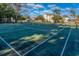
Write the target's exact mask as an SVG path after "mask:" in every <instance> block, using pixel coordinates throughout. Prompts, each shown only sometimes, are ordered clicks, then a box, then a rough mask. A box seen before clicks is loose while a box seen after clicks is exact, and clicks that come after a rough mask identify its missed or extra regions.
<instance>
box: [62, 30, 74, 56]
mask: <svg viewBox="0 0 79 59" xmlns="http://www.w3.org/2000/svg"><path fill="white" fill-rule="evenodd" d="M71 31H72V29H70V31H69V34H68V36H67V39H66V42H65V44H64V47H63V49H62V52H61V54H60V56H63V53H64V51H65V48H66V46H67V42H68V40H69V37H70V34H71Z"/></svg>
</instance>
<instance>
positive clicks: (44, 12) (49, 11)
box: [40, 10, 53, 14]
mask: <svg viewBox="0 0 79 59" xmlns="http://www.w3.org/2000/svg"><path fill="white" fill-rule="evenodd" d="M40 13H41V14H46V13H49V14H52V13H53V12H52V10H43V11H41V12H40Z"/></svg>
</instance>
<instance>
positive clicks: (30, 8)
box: [20, 3, 79, 16]
mask: <svg viewBox="0 0 79 59" xmlns="http://www.w3.org/2000/svg"><path fill="white" fill-rule="evenodd" d="M55 8H59V9H60V10H61V15H69V14H70V13H69V11H68V10H70V8H74V9H75V11H76V13H77V14H78V15H79V4H78V3H27V4H24V5H23V7H21V11H20V14H21V15H26V14H28V15H30V16H38V15H43V14H46V13H48V14H53V11H52V10H53V9H55ZM27 12H28V13H27Z"/></svg>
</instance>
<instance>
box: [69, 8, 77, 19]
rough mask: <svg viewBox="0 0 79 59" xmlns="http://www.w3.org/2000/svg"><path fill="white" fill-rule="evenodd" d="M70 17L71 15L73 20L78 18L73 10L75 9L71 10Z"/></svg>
mask: <svg viewBox="0 0 79 59" xmlns="http://www.w3.org/2000/svg"><path fill="white" fill-rule="evenodd" d="M70 15H71V17H72V18H74V19H75V18H76V16H77V15H76V11H75V9H73V8H72V9H70Z"/></svg>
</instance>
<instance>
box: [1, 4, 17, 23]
mask: <svg viewBox="0 0 79 59" xmlns="http://www.w3.org/2000/svg"><path fill="white" fill-rule="evenodd" d="M15 15H16V13H15V10H14V9H13V8H12V7H11V6H10V5H9V4H4V3H2V4H0V22H3V21H4V20H5V18H11V17H13V18H14V16H15ZM9 21H11V20H9Z"/></svg>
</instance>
